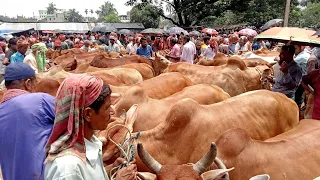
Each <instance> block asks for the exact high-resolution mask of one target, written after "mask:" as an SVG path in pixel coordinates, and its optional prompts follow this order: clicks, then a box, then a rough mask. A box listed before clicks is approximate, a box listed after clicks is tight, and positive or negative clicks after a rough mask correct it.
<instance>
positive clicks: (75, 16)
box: [68, 9, 85, 22]
mask: <svg viewBox="0 0 320 180" xmlns="http://www.w3.org/2000/svg"><path fill="white" fill-rule="evenodd" d="M84 21H85V20H84V17H83V16H82V15H81V14H80V13H79V12H78V11H77V10H76V9H69V11H68V22H84Z"/></svg>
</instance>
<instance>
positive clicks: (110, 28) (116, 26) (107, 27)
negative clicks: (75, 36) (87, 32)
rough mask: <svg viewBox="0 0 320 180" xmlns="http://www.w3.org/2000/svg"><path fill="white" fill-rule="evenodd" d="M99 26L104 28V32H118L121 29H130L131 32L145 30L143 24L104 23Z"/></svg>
mask: <svg viewBox="0 0 320 180" xmlns="http://www.w3.org/2000/svg"><path fill="white" fill-rule="evenodd" d="M99 25H100V27H101V26H104V31H103V32H117V31H120V30H121V29H128V30H130V31H131V32H141V31H142V30H144V29H145V28H144V26H143V24H142V23H102V24H99ZM93 29H95V28H93ZM93 31H94V30H93Z"/></svg>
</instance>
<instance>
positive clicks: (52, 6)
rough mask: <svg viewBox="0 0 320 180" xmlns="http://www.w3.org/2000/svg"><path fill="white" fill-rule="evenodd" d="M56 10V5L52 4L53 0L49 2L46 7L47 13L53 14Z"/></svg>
mask: <svg viewBox="0 0 320 180" xmlns="http://www.w3.org/2000/svg"><path fill="white" fill-rule="evenodd" d="M56 11H57V8H56V5H55V4H53V2H51V3H49V6H48V7H47V13H48V14H53V13H55V12H56Z"/></svg>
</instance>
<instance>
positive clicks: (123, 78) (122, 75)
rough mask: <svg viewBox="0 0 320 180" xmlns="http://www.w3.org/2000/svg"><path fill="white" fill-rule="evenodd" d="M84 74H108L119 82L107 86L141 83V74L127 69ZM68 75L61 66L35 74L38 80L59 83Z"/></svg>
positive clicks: (111, 82)
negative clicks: (46, 79)
mask: <svg viewBox="0 0 320 180" xmlns="http://www.w3.org/2000/svg"><path fill="white" fill-rule="evenodd" d="M86 74H88V75H97V74H101V75H103V74H108V75H112V76H115V77H116V78H118V79H119V80H120V81H118V82H115V81H110V82H109V84H113V82H114V83H115V84H123V82H124V84H126V85H132V84H136V83H138V82H141V81H142V80H143V79H142V76H141V74H140V73H139V72H138V71H137V70H135V69H127V68H112V69H108V70H102V71H96V72H89V73H86ZM69 75H72V73H69V72H66V71H65V70H63V68H62V67H61V66H54V67H52V68H50V69H49V71H48V72H43V73H39V74H37V77H38V78H40V79H45V78H48V79H54V80H57V81H59V82H60V83H61V82H62V81H63V80H64V79H65V78H66V77H68V76H69ZM104 77H106V76H104ZM109 77H110V76H109Z"/></svg>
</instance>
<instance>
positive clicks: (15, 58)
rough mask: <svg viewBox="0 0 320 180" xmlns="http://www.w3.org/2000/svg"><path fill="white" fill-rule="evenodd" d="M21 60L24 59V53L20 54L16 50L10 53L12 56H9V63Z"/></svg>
mask: <svg viewBox="0 0 320 180" xmlns="http://www.w3.org/2000/svg"><path fill="white" fill-rule="evenodd" d="M23 60H24V55H22V54H21V53H20V52H18V51H17V52H16V53H14V54H12V56H11V57H10V63H16V62H23Z"/></svg>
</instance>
